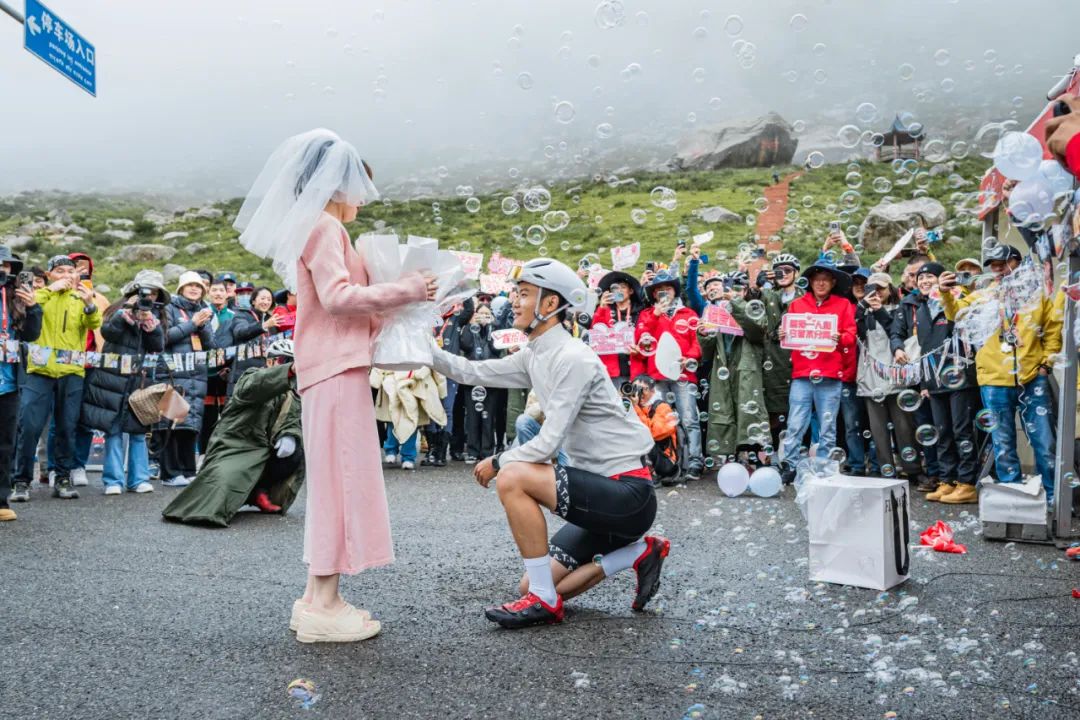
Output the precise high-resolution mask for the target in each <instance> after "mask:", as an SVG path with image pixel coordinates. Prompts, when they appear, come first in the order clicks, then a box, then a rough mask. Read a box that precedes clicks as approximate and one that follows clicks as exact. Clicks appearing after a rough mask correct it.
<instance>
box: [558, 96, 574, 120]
mask: <svg viewBox="0 0 1080 720" xmlns="http://www.w3.org/2000/svg"><path fill="white" fill-rule="evenodd" d="M574 113H575V110H574V104H573V103H571V102H569V101H567V100H560V101H559V102H557V103H555V119H556V120H558V121H559V122H561V123H562V124H564V125H565V124H567V123H569V122H572V121H573V119H574Z"/></svg>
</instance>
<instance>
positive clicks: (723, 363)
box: [698, 303, 769, 455]
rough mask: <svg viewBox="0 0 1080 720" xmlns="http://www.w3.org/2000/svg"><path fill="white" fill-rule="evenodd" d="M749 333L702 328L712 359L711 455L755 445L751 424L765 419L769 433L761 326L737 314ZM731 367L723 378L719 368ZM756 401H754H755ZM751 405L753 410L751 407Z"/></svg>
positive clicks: (704, 351)
mask: <svg viewBox="0 0 1080 720" xmlns="http://www.w3.org/2000/svg"><path fill="white" fill-rule="evenodd" d="M734 306H735V303H732V316H733V317H735V319H736V320H737V321H738V322H739V325H740V326H741V327H742V328H743V332H744V333H745V335H744V336H743V337H739V336H737V335H725V334H718V333H707V332H703V331H702V330H701V329H699V330H698V342H699V343H700V344H701V357H702V359H711V360H712V375H711V376H710V378H709V403H708V406H707V409H708V413H709V429H708V433H707V434H706V438H705V450H706V451H707V452H708V453H709V454H710V455H734V454H735V451H736V449H737V447H738V446H740V445H751V444H754V443H751V442H750V439H749V438H750V426H751V425H760V424H761V423H764V428H762V429H763V431H764V432H765V434H766V436H767V435H768V426H769V415H768V412H767V411H766V407H765V392H764V390H763V388H762V367H761V366H762V352H763V351H762V347H761V344H762V340H763V335H762V331H761V329H760V328H759V327H758V325H756V324H755V323H753V322H747V321H746V319H745V313H744V314H743V319H740V318H739V316H738V315H736V314H735V307H734ZM721 368H727V370H728V373H729V375H728V377H727V378H726V379H724V380H721V379H720V378H719V376H718V375H717V372H719V371H720V369H721ZM751 403H753V404H751ZM748 408H749V410H748Z"/></svg>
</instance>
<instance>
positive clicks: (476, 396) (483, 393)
mask: <svg viewBox="0 0 1080 720" xmlns="http://www.w3.org/2000/svg"><path fill="white" fill-rule="evenodd" d="M486 397H487V388H484V387H480V386H479V385H478V386H476V387H474V388H473V389H472V399H473V402H483V401H484V398H486Z"/></svg>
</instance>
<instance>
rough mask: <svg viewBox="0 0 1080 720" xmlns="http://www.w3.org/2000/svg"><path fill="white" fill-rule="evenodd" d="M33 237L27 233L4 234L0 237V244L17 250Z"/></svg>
mask: <svg viewBox="0 0 1080 720" xmlns="http://www.w3.org/2000/svg"><path fill="white" fill-rule="evenodd" d="M33 239H34V238H32V237H30V236H29V235H5V236H4V237H2V238H0V245H7V246H8V247H9V248H11V249H12V250H18V249H19V248H21V247H25V246H26V244H27V243H28V242H30V241H31V240H33Z"/></svg>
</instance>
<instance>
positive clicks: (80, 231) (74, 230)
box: [64, 223, 90, 235]
mask: <svg viewBox="0 0 1080 720" xmlns="http://www.w3.org/2000/svg"><path fill="white" fill-rule="evenodd" d="M64 232H67V233H70V234H72V235H89V234H90V231H89V230H87V229H86V228H84V227H83V226H82V225H76V224H75V223H71V224H70V225H68V226H67V228H66V229H65V230H64Z"/></svg>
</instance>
